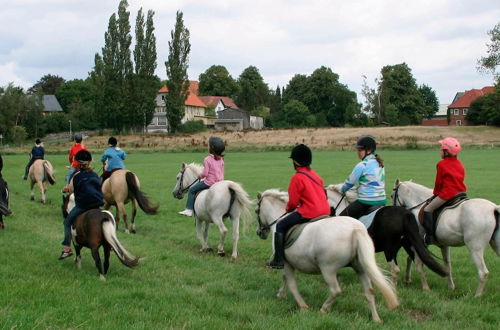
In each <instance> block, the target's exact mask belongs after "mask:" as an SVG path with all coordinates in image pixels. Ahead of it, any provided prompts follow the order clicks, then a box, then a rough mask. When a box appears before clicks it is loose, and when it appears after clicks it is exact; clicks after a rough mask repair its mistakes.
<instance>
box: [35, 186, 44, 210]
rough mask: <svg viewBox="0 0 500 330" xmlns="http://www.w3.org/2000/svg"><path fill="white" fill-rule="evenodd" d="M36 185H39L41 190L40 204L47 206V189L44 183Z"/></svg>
mask: <svg viewBox="0 0 500 330" xmlns="http://www.w3.org/2000/svg"><path fill="white" fill-rule="evenodd" d="M36 184H37V185H38V189H40V195H41V199H40V203H42V204H45V188H44V187H43V182H40V181H39V182H37V183H36Z"/></svg>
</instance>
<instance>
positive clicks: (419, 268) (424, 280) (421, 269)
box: [412, 248, 431, 291]
mask: <svg viewBox="0 0 500 330" xmlns="http://www.w3.org/2000/svg"><path fill="white" fill-rule="evenodd" d="M412 249H413V248H412ZM415 266H416V267H417V272H418V275H419V276H420V281H421V282H422V290H424V291H431V288H429V283H427V277H426V276H425V271H424V263H423V262H422V260H421V259H420V258H419V257H418V255H417V254H416V253H415Z"/></svg>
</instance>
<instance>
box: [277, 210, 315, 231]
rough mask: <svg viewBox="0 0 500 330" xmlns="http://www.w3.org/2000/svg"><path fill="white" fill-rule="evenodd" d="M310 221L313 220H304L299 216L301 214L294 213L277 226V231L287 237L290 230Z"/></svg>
mask: <svg viewBox="0 0 500 330" xmlns="http://www.w3.org/2000/svg"><path fill="white" fill-rule="evenodd" d="M309 220H311V219H306V218H303V217H302V216H301V215H300V214H299V212H292V213H290V214H289V215H287V216H286V217H285V218H283V219H282V220H280V221H278V223H277V224H276V231H277V232H278V233H282V234H283V236H285V235H286V232H287V231H288V229H290V228H292V227H293V226H295V225H298V224H300V223H305V222H308V221H309Z"/></svg>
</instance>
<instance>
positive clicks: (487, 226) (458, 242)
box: [392, 179, 500, 297]
mask: <svg viewBox="0 0 500 330" xmlns="http://www.w3.org/2000/svg"><path fill="white" fill-rule="evenodd" d="M431 196H432V189H430V188H427V187H424V186H422V185H420V184H417V183H414V182H411V181H399V179H397V180H396V182H395V183H394V189H393V192H392V199H393V201H394V205H400V206H403V207H405V208H407V209H409V210H411V211H412V212H413V214H415V215H416V216H418V212H419V209H420V206H423V205H424V204H425V202H426V201H427V200H428V199H429V198H430V197H431ZM499 222H500V205H495V204H494V203H492V202H490V201H488V200H486V199H482V198H472V199H469V200H466V201H464V202H462V203H461V204H459V205H458V206H456V207H454V208H450V209H445V210H444V211H443V212H442V213H441V215H440V216H439V219H438V222H437V227H436V235H435V238H436V240H437V243H436V245H437V246H438V247H439V248H440V249H441V254H442V255H443V259H444V262H445V265H446V269H447V271H448V288H449V289H451V290H454V289H455V283H454V282H453V277H452V273H451V258H450V249H449V247H450V246H463V245H465V246H467V249H468V250H469V253H470V255H471V257H472V261H473V262H474V264H475V265H476V267H477V272H478V276H479V284H478V287H477V289H476V295H475V296H476V297H479V296H481V295H482V294H483V292H484V288H485V285H486V280H487V278H488V273H489V272H488V269H487V268H486V264H485V262H484V249H485V247H486V245H487V244H488V242H489V243H490V245H491V247H492V248H493V250H494V251H495V253H496V254H497V255H498V256H500V230H499V229H498V227H499ZM419 225H420V228H421V231H420V232H421V234H422V235H423V233H424V230H423V227H422V226H421V224H419ZM416 262H418V261H416ZM410 267H411V262H408V266H407V269H406V272H407V274H406V276H407V277H409V276H410V269H411V268H410ZM424 279H425V278H424Z"/></svg>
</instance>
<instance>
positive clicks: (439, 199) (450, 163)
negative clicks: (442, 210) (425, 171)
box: [424, 137, 467, 244]
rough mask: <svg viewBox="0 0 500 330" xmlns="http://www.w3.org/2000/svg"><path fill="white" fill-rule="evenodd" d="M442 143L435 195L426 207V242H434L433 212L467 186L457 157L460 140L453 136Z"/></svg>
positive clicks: (463, 170) (441, 141) (462, 168)
mask: <svg viewBox="0 0 500 330" xmlns="http://www.w3.org/2000/svg"><path fill="white" fill-rule="evenodd" d="M439 144H441V158H442V160H440V161H439V162H438V163H437V165H436V169H437V173H436V181H435V183H434V191H433V195H434V196H433V197H432V200H431V202H430V203H429V204H427V206H426V207H425V209H424V228H425V231H426V235H425V242H426V243H427V244H432V243H434V237H433V236H434V218H433V212H434V210H436V209H438V208H439V207H440V206H442V205H443V204H444V203H445V202H446V201H448V200H450V199H451V198H453V197H454V196H455V195H456V194H458V193H464V192H466V190H467V187H466V186H465V184H464V178H465V169H464V166H463V165H462V162H461V161H460V160H459V159H458V158H457V156H458V154H459V152H460V150H461V149H462V148H461V147H460V142H458V140H457V139H455V138H452V137H447V138H445V139H443V140H440V141H439Z"/></svg>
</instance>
